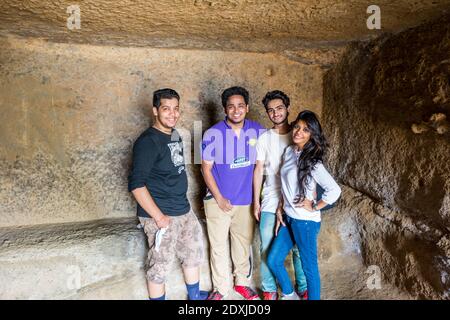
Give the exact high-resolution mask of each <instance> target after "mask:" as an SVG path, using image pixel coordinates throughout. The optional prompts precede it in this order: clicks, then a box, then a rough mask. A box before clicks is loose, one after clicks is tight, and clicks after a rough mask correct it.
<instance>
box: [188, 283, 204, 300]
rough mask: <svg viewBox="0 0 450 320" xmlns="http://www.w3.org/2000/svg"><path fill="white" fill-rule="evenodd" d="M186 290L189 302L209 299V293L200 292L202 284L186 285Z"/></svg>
mask: <svg viewBox="0 0 450 320" xmlns="http://www.w3.org/2000/svg"><path fill="white" fill-rule="evenodd" d="M186 288H187V291H188V299H189V300H205V299H206V298H207V297H208V292H207V291H200V282H197V283H194V284H187V283H186Z"/></svg>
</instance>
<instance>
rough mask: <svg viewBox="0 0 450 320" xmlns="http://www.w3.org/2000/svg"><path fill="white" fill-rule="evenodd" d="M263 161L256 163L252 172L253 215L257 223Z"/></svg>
mask: <svg viewBox="0 0 450 320" xmlns="http://www.w3.org/2000/svg"><path fill="white" fill-rule="evenodd" d="M263 174H264V161H259V160H257V161H256V165H255V170H254V171H253V214H254V215H255V218H256V220H257V221H259V218H260V215H261V205H260V200H261V199H260V195H261V186H262V183H263V178H264V176H263Z"/></svg>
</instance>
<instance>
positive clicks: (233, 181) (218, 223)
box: [202, 87, 264, 300]
mask: <svg viewBox="0 0 450 320" xmlns="http://www.w3.org/2000/svg"><path fill="white" fill-rule="evenodd" d="M248 103H249V94H248V91H247V90H246V89H244V88H242V87H231V88H228V89H226V90H225V91H224V92H223V93H222V105H223V107H224V111H225V114H226V117H225V119H224V120H223V121H220V122H219V123H217V124H215V125H214V126H212V127H211V128H210V129H208V130H207V131H206V132H205V134H204V136H203V141H202V173H203V177H204V179H205V183H206V186H207V188H208V192H207V194H206V196H205V199H204V206H205V215H206V225H207V230H208V238H209V242H210V251H211V261H210V262H211V273H212V282H213V291H212V293H211V294H210V295H209V297H208V299H209V300H222V299H224V298H225V297H226V295H227V294H228V290H229V286H228V279H229V274H228V265H229V263H228V262H229V258H228V256H227V243H228V237H229V239H230V244H231V259H232V261H233V275H234V277H235V279H234V290H235V291H236V292H238V293H239V294H240V295H242V296H243V297H244V298H245V299H247V300H254V299H258V298H259V297H258V294H257V293H256V292H255V291H254V290H253V289H251V288H250V287H249V284H250V276H251V273H252V272H251V268H252V266H251V263H250V250H251V247H250V246H251V244H252V241H253V231H254V226H255V221H254V218H253V215H252V212H251V203H252V181H253V169H254V165H255V162H256V148H255V146H256V141H257V139H258V137H259V135H260V134H261V133H262V132H263V131H264V128H263V127H262V126H261V125H260V124H259V123H257V122H254V121H251V120H248V119H245V117H246V115H247V113H248V111H249V106H248Z"/></svg>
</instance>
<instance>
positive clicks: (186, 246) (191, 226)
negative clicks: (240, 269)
mask: <svg viewBox="0 0 450 320" xmlns="http://www.w3.org/2000/svg"><path fill="white" fill-rule="evenodd" d="M139 220H140V222H141V225H142V226H143V227H144V232H145V234H146V235H147V239H148V246H149V252H148V256H147V261H146V263H145V271H146V275H147V279H148V280H149V281H151V282H154V283H158V284H162V283H164V282H165V281H166V275H167V273H168V272H169V271H170V269H171V266H172V263H173V261H174V260H175V258H178V259H179V260H180V261H181V265H182V267H183V268H193V267H198V266H199V265H200V264H201V263H202V261H203V251H204V250H203V232H202V227H201V225H200V222H199V221H198V219H197V216H196V215H195V213H194V212H193V211H192V210H191V211H189V213H187V214H185V215H182V216H174V217H170V224H169V227H168V228H167V230H166V232H165V233H164V235H163V236H162V238H161V243H160V245H159V247H158V248H157V246H156V232H157V231H158V230H159V229H158V226H157V225H156V222H155V221H154V219H152V218H141V217H139Z"/></svg>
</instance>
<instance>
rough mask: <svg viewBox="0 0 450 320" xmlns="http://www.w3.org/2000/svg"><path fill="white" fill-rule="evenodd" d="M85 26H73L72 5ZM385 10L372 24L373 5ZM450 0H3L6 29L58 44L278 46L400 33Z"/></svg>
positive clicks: (0, 11)
mask: <svg viewBox="0 0 450 320" xmlns="http://www.w3.org/2000/svg"><path fill="white" fill-rule="evenodd" d="M74 4H76V5H78V6H79V9H80V21H81V25H80V26H81V28H80V29H73V30H70V29H68V28H67V19H68V18H69V16H70V14H69V13H68V12H67V8H68V6H69V5H74ZM373 4H376V5H378V6H379V7H380V9H381V18H382V26H383V29H382V30H370V29H368V28H367V25H366V20H367V18H368V17H369V16H370V14H369V13H367V9H368V7H369V6H370V5H373ZM449 6H450V1H449V0H439V1H429V0H416V1H409V0H397V1H395V2H393V1H390V0H378V1H376V3H373V2H368V1H363V0H352V1H346V0H345V1H343V0H340V1H335V0H320V1H317V0H315V1H312V0H300V1H273V0H258V1H255V0H220V1H219V0H190V1H185V0H158V1H147V0H118V1H114V2H111V1H107V0H85V1H82V2H80V3H77V2H75V3H71V2H67V1H63V0H42V1H32V0H24V1H14V0H3V1H2V2H1V3H0V32H3V33H5V32H6V33H13V34H17V35H22V36H26V37H30V36H32V37H42V38H45V39H49V40H51V41H55V42H72V43H74V42H76V43H91V44H113V45H124V46H153V47H155V46H156V47H178V48H201V49H219V50H241V51H258V52H262V51H264V52H268V51H270V52H275V51H280V50H286V49H295V48H297V49H298V48H305V47H310V46H316V45H321V44H323V43H327V44H330V45H333V44H335V43H343V42H347V41H350V40H355V39H363V38H367V37H373V36H377V35H379V34H381V33H382V32H396V31H398V30H402V29H404V28H406V27H411V26H415V25H418V24H420V23H423V22H424V21H426V20H430V19H434V18H436V17H438V16H439V15H440V14H442V12H443V11H445V10H448V9H449Z"/></svg>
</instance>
